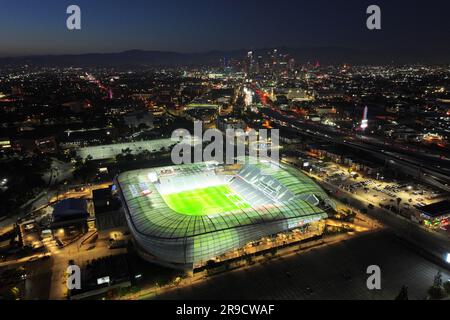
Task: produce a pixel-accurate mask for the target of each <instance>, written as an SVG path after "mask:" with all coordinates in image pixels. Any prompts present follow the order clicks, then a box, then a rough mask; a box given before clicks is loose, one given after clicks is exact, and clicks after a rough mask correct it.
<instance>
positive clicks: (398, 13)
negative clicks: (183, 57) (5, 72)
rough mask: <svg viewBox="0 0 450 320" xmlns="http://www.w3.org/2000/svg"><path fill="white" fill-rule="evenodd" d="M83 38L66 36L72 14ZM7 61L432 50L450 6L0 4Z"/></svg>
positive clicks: (448, 30) (97, 0) (448, 25)
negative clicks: (378, 21)
mask: <svg viewBox="0 0 450 320" xmlns="http://www.w3.org/2000/svg"><path fill="white" fill-rule="evenodd" d="M70 4H77V5H79V6H80V7H81V10H82V30H81V31H68V30H67V29H66V18H67V14H66V8H67V6H68V5H70ZM370 4H378V5H379V6H380V7H381V9H382V28H383V29H382V30H381V31H369V30H367V29H366V18H367V15H366V13H365V11H366V8H367V6H368V5H370ZM0 5H1V6H0V8H1V9H0V43H1V44H0V56H17V55H30V54H61V53H75V54H76V53H87V52H118V51H124V50H129V49H146V50H170V51H179V52H201V51H208V50H234V49H241V48H248V49H252V48H269V47H275V46H289V47H317V46H320V47H323V46H326V47H328V46H335V47H349V48H364V49H367V48H386V49H389V48H403V49H404V48H411V49H414V48H418V47H420V48H422V49H423V48H429V50H446V49H448V48H449V43H450V1H448V0H427V1H414V0H388V1H384V0H383V1H380V0H372V1H366V0H328V1H325V0H314V1H313V0H310V1H304V0H297V1H293V0H291V1H288V0H276V1H267V0H239V1H238V0H71V1H66V0H39V1H37V0H0Z"/></svg>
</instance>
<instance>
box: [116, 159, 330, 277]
mask: <svg viewBox="0 0 450 320" xmlns="http://www.w3.org/2000/svg"><path fill="white" fill-rule="evenodd" d="M116 183H117V186H118V187H119V190H120V191H121V197H122V201H123V202H124V207H125V210H126V217H127V220H128V224H129V226H130V229H131V231H132V233H133V236H134V239H135V242H136V244H137V245H138V247H139V248H140V249H141V251H142V252H141V253H143V255H144V257H145V258H146V259H148V260H151V261H153V262H157V263H160V264H164V265H168V266H171V267H175V268H182V269H192V268H194V267H196V266H199V265H203V264H205V263H206V262H207V261H208V260H210V259H215V258H217V257H219V256H221V255H223V254H225V253H227V252H229V251H230V250H236V249H239V248H241V247H243V246H245V245H247V244H248V243H249V242H252V241H257V240H258V239H261V238H262V237H265V236H270V235H274V234H277V233H280V232H285V231H289V230H293V229H295V228H300V227H301V228H304V229H307V227H308V226H309V225H312V224H313V223H314V222H317V221H320V220H322V219H324V218H326V217H327V214H326V210H327V208H331V207H333V206H334V203H333V202H332V201H331V200H330V199H329V198H328V196H327V194H326V193H325V192H324V191H323V190H322V189H321V188H320V187H318V186H317V185H316V184H315V183H314V182H313V181H312V180H310V179H309V178H308V177H306V176H305V175H304V174H302V173H301V172H299V171H298V170H296V169H294V168H292V167H289V166H284V165H279V164H274V163H270V162H256V163H248V162H247V163H243V164H236V165H233V166H227V165H218V164H215V163H196V164H187V165H179V166H171V167H162V168H151V169H143V170H137V171H130V172H125V173H122V174H120V175H119V176H118V177H117V179H116Z"/></svg>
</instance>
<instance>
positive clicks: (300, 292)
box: [158, 231, 450, 300]
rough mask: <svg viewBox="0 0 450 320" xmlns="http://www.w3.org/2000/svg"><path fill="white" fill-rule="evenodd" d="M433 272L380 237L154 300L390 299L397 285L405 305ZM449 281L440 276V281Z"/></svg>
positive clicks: (422, 293)
mask: <svg viewBox="0 0 450 320" xmlns="http://www.w3.org/2000/svg"><path fill="white" fill-rule="evenodd" d="M372 264H376V265H379V266H380V268H381V272H382V289H381V290H380V291H377V292H374V291H369V290H368V289H367V287H366V280H367V277H368V275H367V274H366V269H367V267H368V266H369V265H372ZM438 270H439V267H437V266H436V265H434V264H432V263H431V262H429V261H428V260H425V259H424V258H423V257H421V256H419V255H418V254H416V253H415V252H414V251H411V250H410V249H409V248H407V247H405V246H404V245H403V244H402V243H399V242H398V241H397V239H396V238H395V236H394V235H393V234H392V233H391V232H390V231H380V232H376V233H371V234H367V235H362V236H359V237H355V238H353V239H351V240H347V241H342V242H340V243H338V244H335V245H330V246H327V247H322V248H318V249H314V250H311V251H309V252H305V253H301V254H298V255H293V256H289V257H285V258H281V259H278V260H274V261H270V262H267V263H266V264H264V265H256V266H253V267H251V268H248V269H245V270H238V271H234V272H229V273H225V274H222V275H219V276H216V277H212V278H210V279H208V280H207V281H204V282H202V283H199V284H195V285H192V286H188V287H183V288H179V289H174V290H172V291H170V292H167V293H164V294H161V295H160V296H158V299H184V300H186V299H393V298H395V296H396V295H397V294H398V292H399V291H400V288H401V287H402V285H407V286H408V287H409V298H410V299H424V298H425V297H426V291H427V289H428V288H429V286H430V285H431V284H432V282H433V279H434V276H435V275H436V273H437V271H438ZM287 272H288V273H287ZM347 274H349V275H350V276H351V279H348V277H347V276H346V275H347ZM344 275H345V276H344ZM346 278H347V279H346ZM449 278H450V273H449V272H447V271H444V272H443V279H444V280H447V279H449ZM308 287H310V288H311V289H312V293H311V291H310V292H308V290H307V288H308Z"/></svg>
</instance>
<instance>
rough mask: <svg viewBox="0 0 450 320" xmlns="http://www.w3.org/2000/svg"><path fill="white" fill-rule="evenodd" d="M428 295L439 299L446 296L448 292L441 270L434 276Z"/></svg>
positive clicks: (433, 298)
mask: <svg viewBox="0 0 450 320" xmlns="http://www.w3.org/2000/svg"><path fill="white" fill-rule="evenodd" d="M428 295H429V297H430V299H432V300H439V299H442V298H444V297H445V295H446V292H445V290H444V287H443V281H442V274H441V271H438V273H437V274H436V276H435V277H434V282H433V285H432V286H431V287H430V289H428Z"/></svg>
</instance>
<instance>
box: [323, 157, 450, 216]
mask: <svg viewBox="0 0 450 320" xmlns="http://www.w3.org/2000/svg"><path fill="white" fill-rule="evenodd" d="M316 171H317V172H315V174H316V175H317V176H319V177H321V178H322V179H323V180H324V181H326V182H329V183H331V184H333V185H335V186H337V187H339V188H341V189H343V190H346V191H348V192H350V193H353V194H357V195H359V196H361V197H364V198H365V199H366V200H367V202H368V203H370V204H372V205H375V206H379V207H384V208H386V209H389V210H395V211H396V212H398V213H399V214H401V215H403V216H405V217H408V218H411V219H412V220H414V221H417V222H418V221H419V211H418V210H417V209H418V208H420V207H423V206H425V205H428V204H431V203H434V202H437V201H440V200H443V199H445V198H446V196H447V195H446V194H443V193H441V192H439V191H436V190H432V189H431V188H429V187H427V186H424V185H420V184H417V183H412V182H410V181H386V180H385V179H384V178H383V177H381V176H380V177H379V179H371V178H367V177H364V176H362V175H361V174H360V173H355V172H348V170H347V169H346V168H345V167H342V166H339V165H337V164H328V165H323V166H322V167H321V168H320V169H319V170H316Z"/></svg>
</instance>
